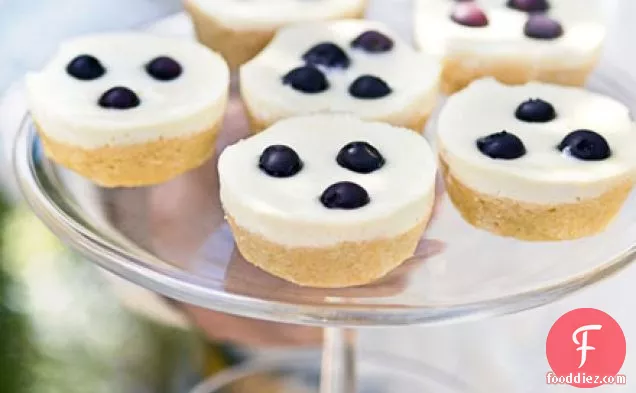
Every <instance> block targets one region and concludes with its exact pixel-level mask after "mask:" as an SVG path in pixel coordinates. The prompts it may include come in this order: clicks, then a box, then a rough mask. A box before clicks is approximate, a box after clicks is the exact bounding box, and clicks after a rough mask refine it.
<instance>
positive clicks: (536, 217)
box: [440, 158, 633, 241]
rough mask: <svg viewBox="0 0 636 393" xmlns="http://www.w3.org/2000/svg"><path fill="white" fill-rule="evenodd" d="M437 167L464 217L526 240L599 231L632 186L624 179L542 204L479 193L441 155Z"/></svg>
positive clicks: (478, 225)
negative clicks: (586, 194)
mask: <svg viewBox="0 0 636 393" xmlns="http://www.w3.org/2000/svg"><path fill="white" fill-rule="evenodd" d="M440 167H441V169H442V173H443V176H444V182H445V184H446V191H447V192H448V195H449V197H450V199H451V201H452V202H453V204H454V205H455V207H456V208H457V209H458V210H459V212H460V214H461V215H462V217H463V218H464V219H465V220H466V221H468V222H469V223H470V224H472V225H474V226H475V227H478V228H481V229H485V230H487V231H489V232H492V233H495V234H497V235H501V236H508V237H514V238H517V239H521V240H529V241H557V240H573V239H578V238H582V237H585V236H591V235H594V234H596V233H599V232H601V231H603V230H604V229H605V227H606V226H607V225H608V224H609V223H610V222H611V221H612V219H613V218H614V217H615V216H616V214H617V213H618V212H619V210H620V208H621V206H622V205H623V203H624V202H625V199H627V196H628V195H629V193H630V191H631V190H632V187H633V183H632V182H629V181H627V180H626V181H625V182H623V183H621V184H619V185H617V186H616V187H614V188H612V189H611V190H609V191H606V192H605V193H603V194H601V195H600V196H598V197H596V198H592V199H585V200H581V201H580V202H577V203H564V204H551V205H543V204H535V203H527V202H520V201H516V200H513V199H509V198H500V197H494V196H491V195H487V194H483V193H480V192H478V191H475V190H473V189H471V188H470V187H468V186H466V185H465V184H463V183H462V182H461V181H459V180H458V179H457V178H456V177H454V176H453V174H452V168H451V169H449V167H448V164H446V162H445V161H444V160H443V159H442V158H440Z"/></svg>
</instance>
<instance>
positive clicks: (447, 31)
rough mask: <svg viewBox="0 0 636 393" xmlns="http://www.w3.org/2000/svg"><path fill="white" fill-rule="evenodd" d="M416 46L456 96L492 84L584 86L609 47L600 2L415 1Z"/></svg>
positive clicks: (526, 0) (522, 0)
mask: <svg viewBox="0 0 636 393" xmlns="http://www.w3.org/2000/svg"><path fill="white" fill-rule="evenodd" d="M416 1H417V3H416V12H415V25H414V26H415V42H416V44H417V45H418V46H419V48H420V49H421V50H422V51H424V52H426V53H429V54H432V55H434V56H437V57H439V58H440V59H442V62H443V71H442V89H443V91H444V92H445V93H447V94H452V93H454V92H456V91H459V90H461V89H463V88H464V87H466V86H467V85H468V84H469V83H470V82H471V81H473V80H475V79H479V78H482V77H488V76H492V77H495V78H497V79H498V80H499V81H501V82H504V83H507V84H523V83H526V82H528V81H532V80H536V81H542V82H547V83H555V84H562V85H571V86H582V85H583V84H584V83H585V81H586V79H587V76H588V75H589V73H590V72H591V71H592V69H593V68H594V67H595V65H596V63H597V61H598V59H599V56H600V52H601V49H602V44H603V41H604V39H605V34H606V26H605V17H604V14H603V9H602V1H601V0H475V1H468V2H467V1H451V0H416Z"/></svg>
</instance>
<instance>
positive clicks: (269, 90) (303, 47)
mask: <svg viewBox="0 0 636 393" xmlns="http://www.w3.org/2000/svg"><path fill="white" fill-rule="evenodd" d="M369 30H375V31H379V32H381V33H383V34H385V35H387V36H388V37H390V38H391V39H392V40H393V42H394V45H393V48H392V49H391V50H390V51H388V52H383V53H367V52H365V51H363V50H361V49H353V48H352V47H351V42H352V41H353V40H355V39H356V38H357V37H358V36H359V35H360V34H361V33H363V32H365V31H369ZM323 42H333V43H335V44H337V45H338V46H339V47H340V48H342V49H343V50H345V52H346V53H347V55H348V56H349V58H350V60H351V64H350V65H349V67H348V68H347V69H340V68H331V69H329V68H325V67H321V66H319V68H320V69H321V70H322V71H323V72H324V73H325V75H326V77H327V80H328V82H329V85H330V86H329V88H328V89H327V90H326V91H323V92H320V93H303V92H301V91H297V90H294V89H293V88H292V87H291V86H290V85H285V84H283V83H282V77H283V76H284V75H285V74H287V73H288V72H289V71H291V70H292V69H294V68H296V67H300V66H303V65H304V62H303V60H302V56H303V55H304V54H305V53H306V52H307V51H308V50H309V49H310V48H312V47H313V46H314V45H316V44H319V43H323ZM439 73H440V66H439V63H438V62H437V61H434V60H432V59H431V58H430V57H428V56H426V55H424V54H421V53H418V52H416V51H415V50H413V48H412V47H411V46H409V45H408V44H407V43H405V42H404V41H403V40H401V39H400V38H399V37H398V36H397V35H396V34H394V33H393V32H392V31H391V30H390V29H389V28H387V27H386V26H385V25H384V24H382V23H379V22H372V21H358V20H348V21H336V22H317V23H311V24H305V25H297V26H292V27H287V28H284V29H281V30H280V31H279V32H278V34H277V35H276V36H275V38H274V39H273V41H272V42H271V43H270V44H269V45H268V46H267V47H266V48H265V49H264V50H263V51H262V52H261V53H260V54H259V55H258V56H256V57H255V58H254V59H252V60H251V61H250V62H248V63H247V64H245V65H243V66H242V67H241V69H240V82H241V92H242V95H243V98H244V100H245V103H246V104H247V106H248V107H249V108H250V111H252V112H253V113H254V114H255V115H256V116H257V117H258V118H260V119H263V120H266V121H268V122H273V121H276V120H278V119H281V118H284V117H288V116H292V115H298V114H312V113H324V112H330V113H333V112H336V113H349V114H354V115H356V116H358V117H361V118H363V119H368V120H379V119H384V118H387V117H391V116H393V117H395V115H396V114H399V113H400V112H402V111H404V110H406V109H407V108H409V107H411V106H413V105H415V104H417V105H419V106H426V107H428V108H429V109H431V110H432V109H433V107H434V105H435V100H436V98H437V86H438V80H439ZM362 75H373V76H376V77H379V78H381V79H382V80H384V81H385V82H386V83H387V84H388V85H389V87H390V88H391V89H392V93H390V94H389V95H387V96H385V97H382V98H377V99H360V98H355V97H353V96H352V95H350V94H349V86H350V85H351V83H352V82H353V81H354V80H355V79H356V78H358V77H359V76H362ZM417 110H418V111H420V112H419V113H421V112H422V111H423V110H426V108H421V107H420V108H417ZM406 115H407V116H409V115H411V116H412V113H410V112H409V113H407V114H406Z"/></svg>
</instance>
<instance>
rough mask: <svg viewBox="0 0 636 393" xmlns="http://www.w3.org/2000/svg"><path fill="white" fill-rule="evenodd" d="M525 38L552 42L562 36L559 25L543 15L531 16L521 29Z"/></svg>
mask: <svg viewBox="0 0 636 393" xmlns="http://www.w3.org/2000/svg"><path fill="white" fill-rule="evenodd" d="M523 32H524V34H525V35H526V36H527V37H530V38H534V39H538V40H553V39H555V38H559V37H561V36H562V35H563V27H562V26H561V23H559V22H558V21H556V20H554V19H552V18H550V17H549V16H547V15H544V14H531V15H530V16H529V17H528V21H527V22H526V25H525V26H524V28H523Z"/></svg>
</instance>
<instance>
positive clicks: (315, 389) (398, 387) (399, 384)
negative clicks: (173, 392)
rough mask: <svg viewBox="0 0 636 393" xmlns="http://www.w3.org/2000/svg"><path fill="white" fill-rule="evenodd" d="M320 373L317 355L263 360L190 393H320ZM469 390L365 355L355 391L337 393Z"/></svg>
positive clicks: (416, 366) (427, 369) (426, 370)
mask: <svg viewBox="0 0 636 393" xmlns="http://www.w3.org/2000/svg"><path fill="white" fill-rule="evenodd" d="M320 371H321V360H320V354H319V353H315V352H314V353H294V354H291V355H288V356H285V357H282V356H281V357H266V358H262V359H260V360H258V361H255V362H253V363H248V364H246V365H244V366H241V367H238V368H236V369H230V370H228V371H225V372H222V373H220V374H217V375H216V376H214V377H212V378H210V379H208V380H207V381H205V382H203V383H202V384H200V385H198V386H197V387H196V388H195V389H194V390H193V391H192V392H191V393H230V392H231V393H254V392H258V393H323V392H324V389H325V387H324V385H323V387H322V390H321V386H320V384H321V381H320V375H321V373H320ZM469 391H470V390H469V389H468V387H467V386H466V385H465V384H463V383H462V382H461V381H459V380H457V379H455V378H453V377H452V376H450V375H448V374H446V373H444V372H443V371H441V370H438V369H436V368H434V367H432V366H428V365H425V364H421V363H418V362H411V361H409V360H404V359H400V358H394V357H393V356H392V355H381V354H371V353H364V354H362V355H361V356H360V359H359V361H358V363H357V378H356V389H355V390H354V391H351V392H338V393H353V392H356V393H395V392H400V393H428V392H431V393H433V392H434V393H459V392H469ZM334 393H335V392H334Z"/></svg>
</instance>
